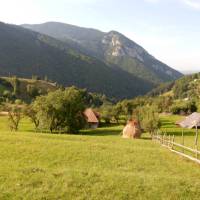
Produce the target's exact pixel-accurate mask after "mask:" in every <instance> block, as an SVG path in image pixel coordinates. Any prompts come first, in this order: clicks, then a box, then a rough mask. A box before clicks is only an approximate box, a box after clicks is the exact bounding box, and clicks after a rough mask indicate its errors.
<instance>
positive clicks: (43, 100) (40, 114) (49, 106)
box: [33, 87, 86, 133]
mask: <svg viewBox="0 0 200 200" xmlns="http://www.w3.org/2000/svg"><path fill="white" fill-rule="evenodd" d="M33 108H34V110H35V111H36V112H37V114H36V117H37V119H38V120H39V123H40V127H42V128H46V129H49V130H50V131H51V132H52V131H53V130H60V129H64V130H67V131H69V132H70V133H77V132H78V131H79V130H80V129H81V128H83V127H84V126H85V123H86V121H85V117H84V115H83V112H84V110H85V103H84V98H83V95H82V91H81V90H78V89H77V88H75V87H70V88H67V89H66V90H64V91H63V90H60V89H59V90H56V91H54V92H50V93H48V95H46V96H40V97H37V98H36V100H35V101H34V103H33Z"/></svg>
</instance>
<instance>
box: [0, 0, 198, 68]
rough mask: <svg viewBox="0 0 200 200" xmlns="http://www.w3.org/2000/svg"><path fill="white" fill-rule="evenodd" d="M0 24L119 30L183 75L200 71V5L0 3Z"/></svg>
mask: <svg viewBox="0 0 200 200" xmlns="http://www.w3.org/2000/svg"><path fill="white" fill-rule="evenodd" d="M0 21H2V22H6V23H11V24H24V23H29V24H35V23H43V22H47V21H58V22H64V23H68V24H74V25H78V26H82V27H91V28H96V29H99V30H102V31H105V32H108V31H110V30H116V31H119V32H121V33H123V34H124V35H126V36H127V37H129V38H130V39H132V40H133V41H135V42H136V43H138V44H139V45H141V46H142V47H144V48H145V49H146V50H147V51H148V52H149V53H150V54H152V55H153V56H154V57H156V58H158V59H159V60H161V61H162V62H164V63H166V64H168V65H169V66H171V67H173V68H175V69H177V70H180V71H200V0H0Z"/></svg>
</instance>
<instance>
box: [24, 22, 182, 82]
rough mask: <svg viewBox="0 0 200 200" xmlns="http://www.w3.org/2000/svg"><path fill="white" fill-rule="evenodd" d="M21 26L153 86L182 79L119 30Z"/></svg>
mask: <svg viewBox="0 0 200 200" xmlns="http://www.w3.org/2000/svg"><path fill="white" fill-rule="evenodd" d="M22 26H23V27H25V28H28V29H31V30H34V31H37V32H40V33H43V34H46V35H49V36H51V37H54V38H56V39H58V40H60V41H63V42H65V43H67V44H71V45H72V46H73V47H74V48H76V49H77V50H79V51H80V52H84V53H85V54H87V55H89V56H94V57H96V58H98V59H100V60H101V61H103V62H106V63H107V65H109V66H112V67H113V65H114V66H115V67H118V68H120V69H122V70H123V71H126V72H128V73H130V74H132V75H135V76H137V77H139V78H142V79H145V80H148V81H151V82H153V83H160V82H166V81H171V80H176V79H177V78H180V77H181V76H182V74H181V73H180V72H178V71H176V70H174V69H172V68H170V67H169V66H167V65H166V64H164V63H162V62H160V61H159V60H157V59H156V58H154V57H153V56H151V55H150V54H149V53H148V52H147V51H146V50H145V49H144V48H142V47H141V46H139V45H138V44H137V43H135V42H133V41H131V40H130V39H128V38H127V37H125V36H124V35H122V34H121V33H119V32H116V31H110V32H108V33H104V32H101V31H99V30H95V29H88V28H82V27H77V26H74V25H69V24H64V23H59V22H47V23H44V24H35V25H30V24H24V25H22Z"/></svg>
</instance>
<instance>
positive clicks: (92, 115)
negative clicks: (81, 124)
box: [84, 108, 100, 129]
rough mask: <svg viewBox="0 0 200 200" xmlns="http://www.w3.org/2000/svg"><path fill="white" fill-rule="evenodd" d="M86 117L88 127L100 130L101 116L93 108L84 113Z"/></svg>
mask: <svg viewBox="0 0 200 200" xmlns="http://www.w3.org/2000/svg"><path fill="white" fill-rule="evenodd" d="M84 116H85V118H86V121H87V127H88V128H91V129H95V128H98V126H99V118H100V116H99V114H98V113H96V112H95V111H93V110H92V109H91V108H87V109H86V110H85V111H84Z"/></svg>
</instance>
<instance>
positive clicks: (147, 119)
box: [135, 106, 161, 135]
mask: <svg viewBox="0 0 200 200" xmlns="http://www.w3.org/2000/svg"><path fill="white" fill-rule="evenodd" d="M135 115H136V116H137V119H138V120H139V122H140V124H141V127H142V129H144V130H145V131H146V132H148V133H150V134H151V135H152V134H153V132H154V131H155V130H157V129H158V128H159V127H160V125H161V124H160V119H159V115H158V113H157V112H156V111H155V107H152V106H145V107H142V108H138V109H137V110H136V111H135Z"/></svg>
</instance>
